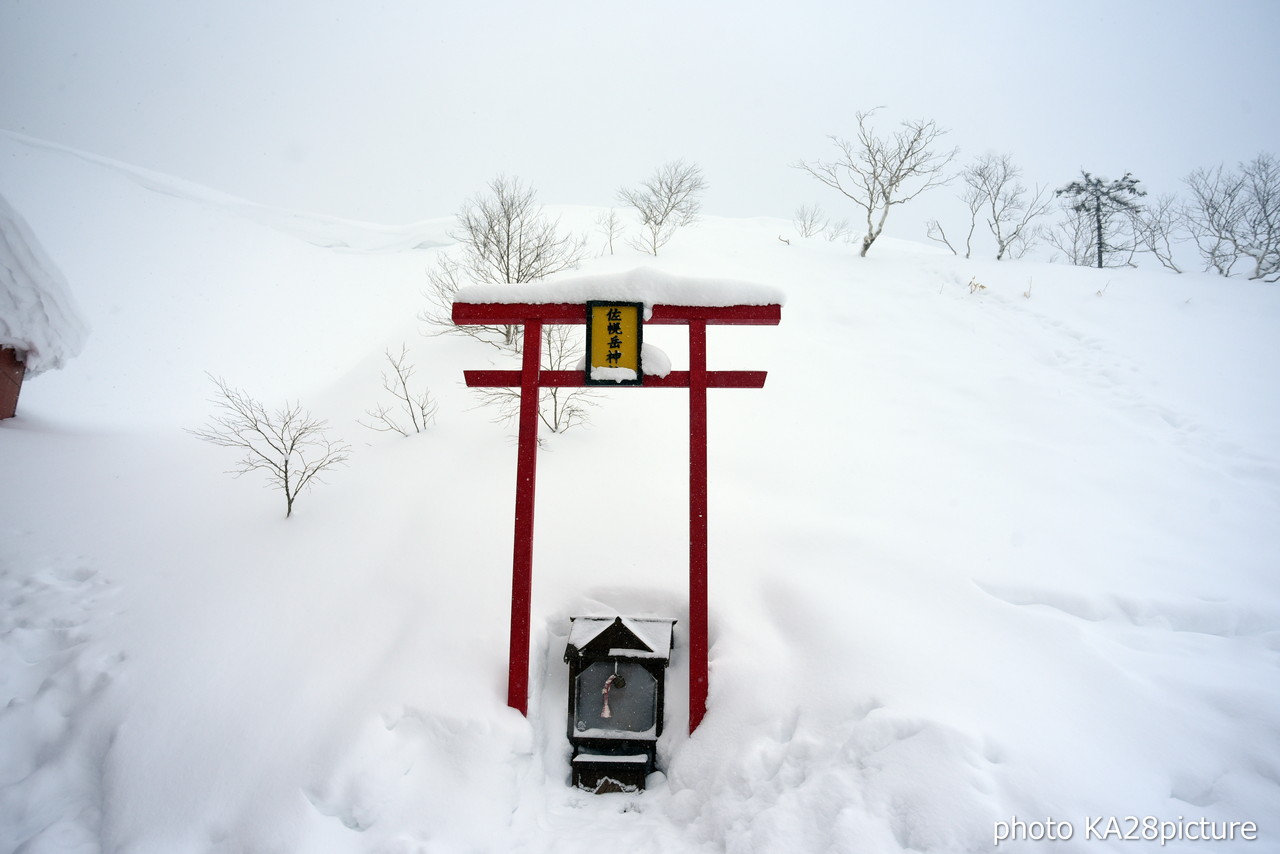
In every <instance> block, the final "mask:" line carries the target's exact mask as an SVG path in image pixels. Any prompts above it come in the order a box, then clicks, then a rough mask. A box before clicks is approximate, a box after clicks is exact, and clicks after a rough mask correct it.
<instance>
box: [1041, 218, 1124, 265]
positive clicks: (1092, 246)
mask: <svg viewBox="0 0 1280 854" xmlns="http://www.w3.org/2000/svg"><path fill="white" fill-rule="evenodd" d="M1061 210H1062V219H1060V220H1058V222H1057V223H1056V224H1055V225H1054V227H1053V228H1051V229H1049V230H1047V231H1046V232H1045V242H1047V243H1048V244H1049V245H1050V246H1052V247H1053V248H1055V249H1057V250H1058V252H1057V253H1054V255H1053V257H1052V259H1051V260H1054V261H1056V260H1058V257H1059V253H1061V256H1062V257H1064V258H1065V259H1066V261H1067V263H1068V264H1075V265H1076V266H1077V267H1089V266H1091V265H1092V264H1093V263H1094V261H1095V260H1096V258H1097V255H1098V252H1097V243H1096V242H1095V238H1096V231H1095V228H1094V223H1093V218H1092V217H1091V216H1090V215H1089V214H1087V213H1085V212H1084V211H1079V210H1075V209H1074V208H1073V207H1072V206H1071V205H1069V204H1064V205H1062V206H1061ZM1132 254H1133V253H1132V251H1130V257H1132ZM1112 266H1115V265H1114V264H1113V265H1112Z"/></svg>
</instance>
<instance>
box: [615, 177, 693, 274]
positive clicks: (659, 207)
mask: <svg viewBox="0 0 1280 854" xmlns="http://www.w3.org/2000/svg"><path fill="white" fill-rule="evenodd" d="M706 189H707V181H706V179H705V178H704V177H703V176H702V167H700V166H697V165H696V164H693V163H685V162H684V161H683V160H672V161H670V162H669V163H665V164H663V165H662V166H661V167H660V168H659V169H658V171H657V172H654V173H653V175H651V176H649V177H648V178H646V179H645V180H644V181H642V182H641V183H640V186H639V187H635V188H631V187H622V188H621V189H619V190H618V200H619V201H621V202H622V203H623V204H626V205H629V206H631V207H633V208H635V209H636V212H637V213H639V214H640V224H641V226H642V228H643V235H642V237H641V238H639V239H638V240H636V241H634V242H633V243H632V245H633V246H635V248H637V249H639V250H640V251H642V252H648V253H649V254H650V255H657V254H658V250H659V249H661V248H662V247H663V246H665V245H666V244H667V243H668V241H670V240H671V238H672V236H673V235H675V233H676V230H677V229H679V228H681V227H683V226H686V225H691V224H692V223H694V222H696V221H697V219H698V212H699V211H700V210H701V209H702V194H703V193H704V192H706Z"/></svg>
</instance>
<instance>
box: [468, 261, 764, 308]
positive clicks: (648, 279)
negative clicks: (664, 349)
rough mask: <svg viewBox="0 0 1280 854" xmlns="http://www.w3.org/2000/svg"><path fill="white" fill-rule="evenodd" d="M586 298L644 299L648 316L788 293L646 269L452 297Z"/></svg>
mask: <svg viewBox="0 0 1280 854" xmlns="http://www.w3.org/2000/svg"><path fill="white" fill-rule="evenodd" d="M589 300H606V301H615V302H639V303H644V305H645V310H646V314H647V313H648V312H649V311H651V310H652V308H653V306H655V305H680V306H711V307H717V306H733V305H783V304H784V303H786V300H787V297H786V294H785V293H783V292H782V291H781V290H779V289H778V288H775V287H772V286H769V285H761V284H756V283H755V282H742V281H736V280H733V279H708V278H697V277H693V276H673V275H671V274H670V273H664V272H662V271H661V270H655V269H653V268H651V267H639V268H637V269H635V270H628V271H627V272H625V273H607V274H600V275H592V276H576V277H573V278H566V279H559V280H556V281H550V282H530V283H527V284H521V285H469V286H467V287H465V288H461V289H459V290H458V293H457V295H456V296H455V297H454V301H455V302H460V303H470V304H480V305H484V304H495V303H496V304H516V303H583V304H585V303H586V302H588V301H589ZM646 319H648V318H647V317H646Z"/></svg>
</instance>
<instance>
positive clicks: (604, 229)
mask: <svg viewBox="0 0 1280 854" xmlns="http://www.w3.org/2000/svg"><path fill="white" fill-rule="evenodd" d="M596 229H597V230H598V231H599V232H600V233H601V234H603V235H604V237H605V244H604V246H605V249H608V250H609V254H610V255H612V254H613V241H615V240H617V239H618V238H619V237H620V236H621V235H622V218H621V217H619V216H618V211H617V209H616V208H609V210H608V211H607V212H601V213H600V214H598V215H597V216H596ZM600 254H601V255H603V254H604V252H603V251H601V252H600Z"/></svg>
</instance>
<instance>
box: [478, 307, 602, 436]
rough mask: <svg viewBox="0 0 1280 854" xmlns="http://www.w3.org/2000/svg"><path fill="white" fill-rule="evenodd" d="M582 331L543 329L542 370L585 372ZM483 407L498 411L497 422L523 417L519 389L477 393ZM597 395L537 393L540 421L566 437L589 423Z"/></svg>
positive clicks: (563, 327) (565, 391) (588, 392)
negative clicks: (591, 409) (577, 427)
mask: <svg viewBox="0 0 1280 854" xmlns="http://www.w3.org/2000/svg"><path fill="white" fill-rule="evenodd" d="M582 337H583V328H582V327H581V326H567V325H561V324H556V325H548V326H544V327H543V329H542V344H543V346H542V353H541V355H540V360H541V367H542V370H544V371H571V370H581V369H582V358H583V353H584V350H583V342H582ZM476 393H477V394H478V396H479V397H480V404H481V405H482V406H492V407H495V408H496V409H497V410H498V417H497V419H495V420H497V421H510V420H512V419H514V418H516V417H518V416H519V414H520V389H518V388H505V387H492V388H480V389H476ZM594 397H596V394H595V393H594V392H593V391H591V390H590V389H588V388H548V387H546V386H543V387H542V388H540V389H539V392H538V417H539V418H540V419H541V420H542V423H543V424H544V425H545V426H546V428H547V429H548V430H550V431H551V432H552V433H563V432H565V431H566V430H568V429H569V428H571V427H576V426H578V425H580V424H585V423H587V421H589V420H590V418H589V416H590V410H589V408H590V407H592V406H595V402H594V401H593V400H592V398H594Z"/></svg>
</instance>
